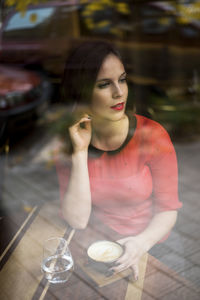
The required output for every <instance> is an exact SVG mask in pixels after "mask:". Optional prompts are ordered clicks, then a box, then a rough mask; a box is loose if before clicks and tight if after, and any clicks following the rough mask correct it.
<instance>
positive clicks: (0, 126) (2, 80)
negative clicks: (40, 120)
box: [0, 65, 51, 144]
mask: <svg viewBox="0 0 200 300" xmlns="http://www.w3.org/2000/svg"><path fill="white" fill-rule="evenodd" d="M50 92H51V89H50V85H49V83H48V81H46V80H45V79H44V78H43V77H42V76H41V75H39V74H37V73H36V72H33V71H27V70H24V69H18V68H13V67H8V66H5V65H0V144H2V143H3V140H5V138H6V137H7V136H8V135H9V134H11V133H13V132H16V131H18V130H22V129H24V128H26V127H28V126H29V125H30V124H31V123H32V122H33V121H34V120H35V119H36V118H37V117H38V116H39V115H40V114H41V112H43V111H44V109H45V108H46V107H47V104H48V101H49V100H48V99H49V97H50Z"/></svg>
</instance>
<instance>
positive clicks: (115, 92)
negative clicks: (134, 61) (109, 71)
mask: <svg viewBox="0 0 200 300" xmlns="http://www.w3.org/2000/svg"><path fill="white" fill-rule="evenodd" d="M122 95H123V91H122V88H121V87H120V85H119V84H115V85H114V88H113V98H119V97H122Z"/></svg>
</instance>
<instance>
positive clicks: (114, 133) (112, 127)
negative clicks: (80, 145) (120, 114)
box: [91, 115, 129, 151]
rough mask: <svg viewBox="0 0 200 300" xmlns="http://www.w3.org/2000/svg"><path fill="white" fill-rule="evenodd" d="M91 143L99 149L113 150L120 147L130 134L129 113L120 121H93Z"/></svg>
mask: <svg viewBox="0 0 200 300" xmlns="http://www.w3.org/2000/svg"><path fill="white" fill-rule="evenodd" d="M92 129H93V133H92V139H91V144H92V145H93V146H95V147H96V148H98V149H101V150H105V151H109V150H110V151H111V150H116V149H118V148H119V147H120V146H121V145H122V144H123V143H124V141H125V139H126V137H127V135H128V129H129V119H128V117H127V115H125V116H124V118H122V119H121V120H119V121H105V120H103V121H100V120H93V121H92Z"/></svg>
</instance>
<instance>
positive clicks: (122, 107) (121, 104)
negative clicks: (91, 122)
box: [111, 102, 124, 110]
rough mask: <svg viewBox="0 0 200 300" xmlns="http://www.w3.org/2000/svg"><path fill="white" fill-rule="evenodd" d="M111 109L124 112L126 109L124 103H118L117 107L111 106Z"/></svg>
mask: <svg viewBox="0 0 200 300" xmlns="http://www.w3.org/2000/svg"><path fill="white" fill-rule="evenodd" d="M111 108H112V109H114V110H122V109H124V102H121V103H117V104H116V105H113V106H111Z"/></svg>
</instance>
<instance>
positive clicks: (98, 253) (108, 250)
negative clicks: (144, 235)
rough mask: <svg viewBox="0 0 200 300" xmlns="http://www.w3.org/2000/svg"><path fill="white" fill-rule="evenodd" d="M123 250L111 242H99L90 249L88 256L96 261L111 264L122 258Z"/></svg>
mask: <svg viewBox="0 0 200 300" xmlns="http://www.w3.org/2000/svg"><path fill="white" fill-rule="evenodd" d="M122 252H123V249H122V247H121V246H120V245H118V244H116V243H114V242H110V241H99V242H96V243H94V244H92V245H91V246H90V247H89V248H88V251H87V253H88V256H89V257H90V258H92V259H93V260H96V261H101V262H110V261H113V260H115V259H117V258H119V257H120V256H121V254H122Z"/></svg>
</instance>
